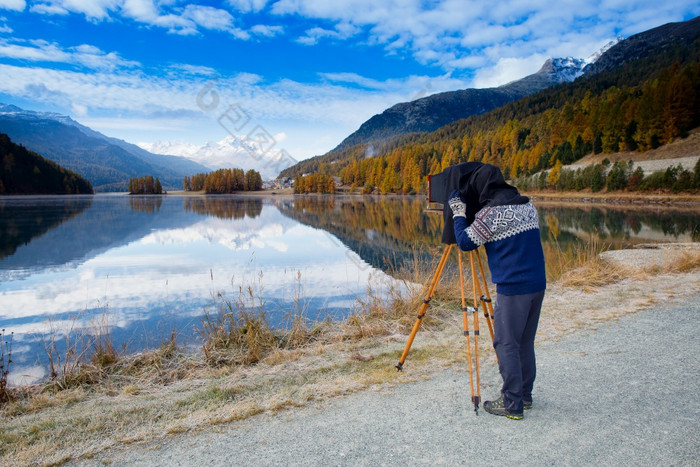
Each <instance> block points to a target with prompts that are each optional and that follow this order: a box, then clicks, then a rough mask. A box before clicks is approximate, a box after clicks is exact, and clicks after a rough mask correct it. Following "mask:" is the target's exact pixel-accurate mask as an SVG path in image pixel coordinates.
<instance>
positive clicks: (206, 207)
mask: <svg viewBox="0 0 700 467" xmlns="http://www.w3.org/2000/svg"><path fill="white" fill-rule="evenodd" d="M184 203H185V211H187V212H194V213H197V214H202V215H204V214H206V215H210V216H216V217H218V218H219V219H243V218H244V217H251V218H253V217H258V216H259V215H260V213H261V212H262V206H263V202H262V199H260V198H244V199H240V198H238V199H234V198H231V197H228V196H208V197H206V198H199V197H197V198H185V200H184Z"/></svg>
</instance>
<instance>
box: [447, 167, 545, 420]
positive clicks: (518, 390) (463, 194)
mask: <svg viewBox="0 0 700 467" xmlns="http://www.w3.org/2000/svg"><path fill="white" fill-rule="evenodd" d="M460 173H461V174H462V178H461V183H460V184H459V187H460V189H459V190H454V191H453V192H452V193H451V194H450V196H449V198H450V199H449V206H450V209H451V210H452V221H453V223H454V235H455V237H456V240H457V244H458V245H459V247H460V248H461V249H462V250H465V251H469V250H474V249H476V248H478V247H479V246H481V245H483V246H484V248H485V250H486V254H487V256H488V264H489V269H490V270H491V280H492V282H493V283H495V284H496V291H497V292H498V297H497V299H496V304H495V308H494V342H493V346H494V349H495V350H496V355H497V356H498V365H499V370H500V373H501V377H502V378H503V387H502V389H501V397H499V398H498V399H497V400H494V401H485V402H484V409H485V410H486V411H487V412H489V413H492V414H495V415H503V416H506V417H508V418H511V419H515V420H520V419H522V418H523V409H529V408H531V407H532V386H533V383H534V381H535V373H536V371H535V346H534V343H535V333H536V331H537V324H538V321H539V316H540V309H541V307H542V300H543V298H544V291H545V288H546V277H545V266H544V255H543V252H542V244H541V242H540V230H539V224H538V216H537V209H535V207H534V206H533V205H532V203H530V202H529V199H528V198H527V197H526V196H522V195H520V193H519V192H518V190H517V189H516V188H515V187H513V186H511V185H509V184H507V183H506V182H505V179H504V178H503V175H502V174H501V171H500V170H499V169H498V167H496V166H493V165H490V164H482V163H480V162H469V163H466V164H464V165H463V167H461V172H460ZM464 174H466V175H464ZM453 186H454V185H453Z"/></svg>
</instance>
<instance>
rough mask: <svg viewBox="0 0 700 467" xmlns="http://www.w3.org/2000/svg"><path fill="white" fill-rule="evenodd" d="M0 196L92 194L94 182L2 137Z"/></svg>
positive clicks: (0, 141)
mask: <svg viewBox="0 0 700 467" xmlns="http://www.w3.org/2000/svg"><path fill="white" fill-rule="evenodd" d="M0 167H2V169H1V170H0V194H10V195H11V194H27V195H29V194H52V195H54V194H55V195H65V194H76V195H77V194H92V192H93V191H92V186H91V185H90V182H88V181H87V180H85V179H84V178H83V177H81V176H80V175H78V174H77V173H75V172H73V171H72V170H66V169H64V168H63V167H61V166H59V165H58V164H56V163H55V162H53V161H50V160H48V159H45V158H43V157H41V156H40V155H39V154H37V153H35V152H33V151H29V150H28V149H27V148H25V147H22V146H20V145H17V144H15V143H13V142H12V141H10V138H9V137H8V136H7V135H5V134H3V133H0Z"/></svg>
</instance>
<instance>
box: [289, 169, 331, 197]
mask: <svg viewBox="0 0 700 467" xmlns="http://www.w3.org/2000/svg"><path fill="white" fill-rule="evenodd" d="M294 193H298V194H303V193H331V194H332V193H335V179H334V178H333V177H332V176H330V175H327V174H324V173H314V174H308V175H300V176H298V177H296V178H295V179H294Z"/></svg>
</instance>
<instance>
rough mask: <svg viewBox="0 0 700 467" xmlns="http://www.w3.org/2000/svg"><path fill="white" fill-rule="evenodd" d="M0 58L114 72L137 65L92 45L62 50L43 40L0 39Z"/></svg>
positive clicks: (56, 45) (54, 44)
mask: <svg viewBox="0 0 700 467" xmlns="http://www.w3.org/2000/svg"><path fill="white" fill-rule="evenodd" d="M0 57H6V58H12V59H19V60H27V61H32V62H54V63H66V64H70V65H75V64H79V65H82V66H84V67H87V68H90V69H93V70H114V69H117V68H123V67H127V68H130V67H136V66H138V65H139V64H138V63H137V62H134V61H131V60H125V59H123V58H121V57H120V56H119V54H117V53H116V52H108V53H106V52H103V51H102V50H100V49H99V48H97V47H95V46H92V45H88V44H82V45H79V46H76V47H69V48H66V49H64V48H62V47H61V46H59V45H58V44H56V43H51V42H47V41H45V40H34V41H21V40H8V39H0Z"/></svg>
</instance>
